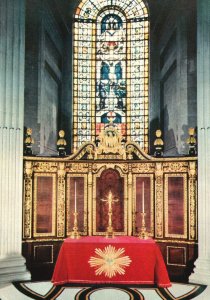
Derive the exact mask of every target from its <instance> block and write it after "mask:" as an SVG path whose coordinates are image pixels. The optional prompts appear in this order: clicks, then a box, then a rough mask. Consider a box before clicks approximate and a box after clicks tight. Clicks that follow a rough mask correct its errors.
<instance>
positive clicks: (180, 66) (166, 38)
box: [150, 0, 197, 156]
mask: <svg viewBox="0 0 210 300" xmlns="http://www.w3.org/2000/svg"><path fill="white" fill-rule="evenodd" d="M195 28H196V15H195V1H190V3H189V1H186V0H183V1H173V2H171V1H170V3H169V5H165V7H164V9H162V11H161V10H160V16H159V18H157V15H156V16H155V18H152V19H151V93H150V95H151V97H150V106H151V109H150V112H151V114H150V122H151V123H150V132H151V138H150V142H151V145H152V143H153V140H154V131H155V129H156V128H157V127H160V128H161V129H162V130H163V139H164V142H165V150H164V154H165V155H166V156H174V155H175V156H176V155H184V154H187V153H188V146H187V144H186V139H187V137H188V128H189V127H196V124H197V111H196V29H195ZM151 149H152V147H151Z"/></svg>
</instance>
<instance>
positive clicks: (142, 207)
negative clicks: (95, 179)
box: [142, 181, 144, 213]
mask: <svg viewBox="0 0 210 300" xmlns="http://www.w3.org/2000/svg"><path fill="white" fill-rule="evenodd" d="M142 212H143V213H144V181H143V182H142Z"/></svg>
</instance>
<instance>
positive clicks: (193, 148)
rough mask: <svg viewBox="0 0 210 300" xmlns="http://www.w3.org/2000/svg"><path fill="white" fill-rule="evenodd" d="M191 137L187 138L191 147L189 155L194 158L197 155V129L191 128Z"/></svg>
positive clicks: (189, 130)
mask: <svg viewBox="0 0 210 300" xmlns="http://www.w3.org/2000/svg"><path fill="white" fill-rule="evenodd" d="M188 133H189V137H188V138H187V140H186V142H187V144H188V145H189V155H190V156H194V155H196V138H195V128H193V127H190V128H189V129H188Z"/></svg>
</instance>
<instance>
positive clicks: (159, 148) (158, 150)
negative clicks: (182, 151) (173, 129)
mask: <svg viewBox="0 0 210 300" xmlns="http://www.w3.org/2000/svg"><path fill="white" fill-rule="evenodd" d="M155 135H156V139H155V141H154V146H155V153H154V155H155V156H156V157H161V156H162V155H163V146H164V142H163V140H162V138H161V136H162V132H161V130H160V129H157V130H156V132H155Z"/></svg>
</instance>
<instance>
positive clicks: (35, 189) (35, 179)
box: [33, 173, 56, 237]
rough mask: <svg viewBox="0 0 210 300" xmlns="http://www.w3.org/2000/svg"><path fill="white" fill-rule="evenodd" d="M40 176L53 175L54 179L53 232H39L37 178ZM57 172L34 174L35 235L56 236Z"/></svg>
mask: <svg viewBox="0 0 210 300" xmlns="http://www.w3.org/2000/svg"><path fill="white" fill-rule="evenodd" d="M38 177H51V178H52V179H53V187H52V189H53V190H52V232H51V233H37V231H36V230H37V226H36V221H37V218H36V216H37V178H38ZM55 199H56V174H55V173H35V174H34V218H33V236H34V237H42V236H43V237H44V236H56V222H55V220H56V201H55Z"/></svg>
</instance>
